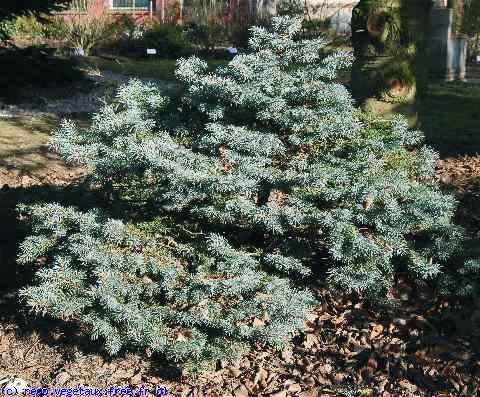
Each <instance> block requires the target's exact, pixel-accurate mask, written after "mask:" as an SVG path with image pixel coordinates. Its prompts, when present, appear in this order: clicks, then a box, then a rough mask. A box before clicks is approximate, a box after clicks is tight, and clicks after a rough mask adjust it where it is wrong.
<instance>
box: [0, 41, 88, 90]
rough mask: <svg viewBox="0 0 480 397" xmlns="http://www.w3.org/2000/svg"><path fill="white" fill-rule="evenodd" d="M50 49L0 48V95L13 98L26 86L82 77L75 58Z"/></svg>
mask: <svg viewBox="0 0 480 397" xmlns="http://www.w3.org/2000/svg"><path fill="white" fill-rule="evenodd" d="M53 52H54V49H49V48H48V47H46V46H32V47H27V48H25V49H14V48H9V49H3V50H2V49H0V65H1V68H2V72H1V73H0V97H4V98H5V97H8V98H14V97H16V96H18V95H20V94H22V93H24V92H25V90H27V89H30V88H41V87H48V86H51V85H55V84H62V83H65V82H67V83H68V82H74V81H78V80H81V79H82V78H83V73H82V72H81V71H80V70H79V69H78V68H77V65H76V63H75V61H73V60H71V59H63V58H59V57H56V56H53Z"/></svg>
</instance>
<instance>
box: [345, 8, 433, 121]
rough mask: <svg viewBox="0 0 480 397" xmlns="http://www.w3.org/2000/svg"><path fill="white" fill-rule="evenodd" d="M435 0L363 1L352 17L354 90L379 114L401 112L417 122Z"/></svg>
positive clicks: (361, 100) (360, 100)
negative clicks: (430, 12)
mask: <svg viewBox="0 0 480 397" xmlns="http://www.w3.org/2000/svg"><path fill="white" fill-rule="evenodd" d="M430 3H431V2H430V0H361V1H360V3H359V4H358V5H357V6H356V7H355V8H354V9H353V13H352V41H353V47H354V52H355V57H356V61H355V62H354V65H353V68H352V92H353V95H354V97H355V98H356V99H357V100H358V101H359V102H360V103H361V104H362V105H363V106H364V107H365V108H367V109H370V110H372V111H374V113H377V114H380V115H388V114H391V113H392V112H400V113H404V114H405V115H407V116H408V117H409V119H410V121H411V124H416V110H415V103H416V98H417V93H418V92H419V91H421V90H422V89H423V87H424V85H425V83H426V76H427V62H426V59H425V58H426V42H427V31H428V15H429V7H430Z"/></svg>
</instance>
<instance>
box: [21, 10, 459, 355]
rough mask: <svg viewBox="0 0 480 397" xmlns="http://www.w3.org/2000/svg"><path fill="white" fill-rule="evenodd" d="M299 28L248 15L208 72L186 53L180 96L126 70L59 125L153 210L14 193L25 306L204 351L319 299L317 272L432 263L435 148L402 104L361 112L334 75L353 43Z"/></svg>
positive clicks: (439, 251)
mask: <svg viewBox="0 0 480 397" xmlns="http://www.w3.org/2000/svg"><path fill="white" fill-rule="evenodd" d="M300 28H301V19H292V18H289V17H278V18H275V19H274V21H273V31H267V30H265V29H263V28H253V29H252V31H251V33H252V36H251V40H250V45H251V50H252V51H251V53H248V54H242V55H238V56H236V57H235V58H234V59H233V60H232V61H231V62H230V63H229V64H228V65H226V66H224V67H221V68H219V69H217V70H216V71H215V72H214V73H212V72H210V71H208V68H207V64H206V63H205V62H203V61H202V60H200V59H198V58H195V57H192V58H189V59H181V60H179V61H178V67H177V71H176V75H177V77H178V79H179V80H180V81H181V82H182V83H183V85H184V93H183V97H182V99H181V101H178V102H175V101H173V100H170V99H169V98H166V97H164V96H162V94H161V92H160V91H159V90H158V88H156V87H155V86H154V85H152V84H144V83H141V82H139V81H132V82H131V83H130V84H128V85H126V86H124V87H123V88H121V89H120V91H119V92H118V95H117V98H116V100H115V101H114V102H113V103H112V104H109V105H106V106H105V107H104V108H103V110H102V111H101V112H100V113H98V114H97V115H96V116H95V117H94V121H93V125H92V126H91V128H88V129H86V130H81V129H78V128H77V127H76V126H75V124H74V123H73V122H70V121H65V122H64V123H63V124H62V128H61V129H60V130H59V131H58V132H56V133H55V134H54V136H53V139H52V146H53V147H54V148H55V150H56V151H57V152H58V153H60V154H61V155H62V157H63V158H64V159H66V160H68V161H71V162H74V163H77V164H81V165H84V166H87V167H88V168H89V169H90V170H91V175H92V179H93V182H94V183H95V184H97V186H101V187H103V188H106V189H108V190H109V191H110V192H112V194H114V197H115V198H116V199H117V200H124V201H126V200H128V201H130V202H131V201H134V202H135V204H136V211H137V212H141V213H143V214H144V215H145V217H147V218H148V217H150V216H151V218H150V220H147V221H145V220H144V221H143V222H141V223H139V222H137V221H135V220H134V219H133V218H130V219H128V218H127V216H126V218H127V219H123V220H121V221H120V220H113V219H109V218H108V217H107V216H106V215H104V214H103V215H102V214H101V213H100V212H95V211H92V212H88V213H80V212H78V211H76V210H75V209H72V208H64V207H60V206H58V205H43V206H33V207H30V208H24V209H23V211H25V212H26V213H27V214H29V216H30V218H31V219H32V224H33V228H34V229H33V230H34V234H33V236H32V237H29V238H27V240H26V241H25V242H24V243H23V245H22V254H21V257H20V259H21V261H22V262H31V261H33V260H35V259H36V258H38V257H46V259H47V260H46V265H45V266H44V267H43V268H42V270H40V271H39V272H38V284H37V285H36V286H33V287H30V288H27V289H25V290H24V291H23V295H24V296H25V297H26V299H27V300H28V303H29V305H31V306H32V307H33V308H35V309H36V310H37V311H39V312H48V313H50V314H53V315H55V316H59V317H66V318H74V319H76V320H79V321H82V322H84V323H87V324H89V325H90V327H91V330H92V335H93V336H94V337H102V338H103V339H104V340H105V341H106V346H107V348H108V350H109V351H110V352H111V353H115V352H117V351H119V349H121V348H122V347H132V346H136V347H139V348H142V349H145V348H146V349H149V350H151V351H157V352H162V353H164V354H166V355H167V356H168V357H169V358H171V359H175V360H198V361H201V360H205V359H210V358H215V357H221V356H225V355H227V356H228V355H229V354H231V353H233V352H234V351H237V350H238V349H239V347H241V346H245V344H248V343H251V342H262V343H268V344H270V345H273V346H282V345H283V344H284V343H285V341H287V340H288V338H289V336H291V335H292V333H293V332H295V331H296V330H298V329H300V328H301V326H302V322H303V319H304V318H305V315H306V313H307V312H308V310H309V308H310V307H311V305H312V298H311V294H310V293H309V292H307V291H306V290H305V288H304V287H301V285H302V283H304V284H303V285H305V281H306V280H307V281H308V278H309V277H310V279H311V278H312V277H319V276H320V275H321V274H327V277H328V280H329V281H330V283H331V285H332V286H334V287H336V288H341V289H343V290H345V291H348V292H359V293H362V294H364V295H367V296H370V297H373V298H377V299H378V298H382V297H385V296H387V294H388V291H389V289H390V288H391V286H392V283H393V279H394V276H395V272H396V271H397V270H398V269H402V270H403V271H407V272H409V273H410V274H411V275H412V276H413V277H415V278H416V279H420V280H428V279H431V278H433V277H435V276H437V275H438V274H439V273H440V272H441V265H440V263H441V262H442V261H445V260H446V259H447V258H448V257H449V255H451V254H452V252H453V251H454V250H455V249H456V242H457V240H459V236H460V231H459V230H457V228H455V227H454V226H452V224H451V223H450V219H451V217H452V214H453V212H454V209H455V202H454V199H453V198H452V197H451V196H446V195H443V194H442V193H441V192H440V190H439V188H438V186H437V183H436V182H435V179H434V166H435V161H436V154H435V153H434V152H433V151H432V150H430V149H429V148H427V147H424V146H422V145H421V142H422V139H423V136H422V134H421V133H420V132H418V131H412V130H410V129H409V128H408V125H407V123H406V121H405V120H403V119H402V118H400V117H397V118H394V119H393V121H381V120H380V121H379V120H374V119H371V118H369V117H367V116H365V115H362V114H361V113H360V112H359V111H357V110H356V109H355V107H354V102H353V100H352V97H351V95H350V94H349V92H348V90H347V89H346V88H345V87H344V86H343V85H341V84H338V83H337V82H336V75H337V71H338V70H339V69H342V68H345V67H348V66H349V65H350V63H351V61H352V59H351V55H349V54H348V53H343V52H337V53H334V54H331V55H328V56H325V55H323V54H324V52H323V51H322V48H323V47H324V46H325V45H326V42H325V41H324V40H323V39H316V40H308V41H298V40H296V39H295V37H296V35H297V34H298V33H299V31H300ZM139 209H140V211H139ZM126 213H127V212H126ZM312 274H313V276H312ZM302 280H303V281H302Z"/></svg>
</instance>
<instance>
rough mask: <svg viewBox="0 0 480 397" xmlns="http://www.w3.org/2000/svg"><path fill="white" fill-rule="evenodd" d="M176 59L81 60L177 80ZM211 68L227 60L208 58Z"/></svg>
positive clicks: (100, 66)
mask: <svg viewBox="0 0 480 397" xmlns="http://www.w3.org/2000/svg"><path fill="white" fill-rule="evenodd" d="M176 62H177V61H176V60H175V59H159V58H157V59H142V60H136V59H131V58H126V57H111V58H110V57H95V56H90V57H84V58H82V60H81V61H80V63H81V66H82V67H84V68H94V69H99V70H108V71H111V72H114V73H121V74H125V75H131V76H137V77H147V78H148V77H150V78H156V79H161V80H176V78H175V74H174V73H175V68H176ZM207 63H208V65H209V67H210V68H212V69H214V68H216V67H217V66H221V65H225V64H226V63H227V61H226V60H218V59H211V60H207Z"/></svg>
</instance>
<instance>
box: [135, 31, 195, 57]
mask: <svg viewBox="0 0 480 397" xmlns="http://www.w3.org/2000/svg"><path fill="white" fill-rule="evenodd" d="M141 43H142V45H143V46H144V48H155V49H156V50H157V53H158V55H159V56H161V57H164V58H176V57H180V56H183V55H186V54H188V53H189V52H190V51H191V45H190V43H189V41H188V40H187V38H186V37H185V33H184V31H183V28H182V26H179V25H171V24H160V23H155V24H153V26H151V27H148V28H147V29H146V30H145V32H144V34H143V37H142V39H141Z"/></svg>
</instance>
